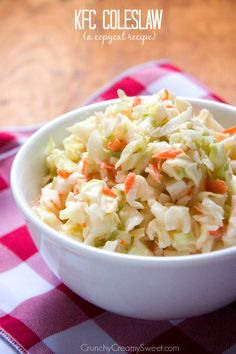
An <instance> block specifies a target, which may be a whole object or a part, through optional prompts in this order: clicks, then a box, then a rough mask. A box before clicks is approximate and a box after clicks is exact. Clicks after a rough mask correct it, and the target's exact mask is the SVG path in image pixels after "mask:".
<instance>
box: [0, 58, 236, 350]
mask: <svg viewBox="0 0 236 354" xmlns="http://www.w3.org/2000/svg"><path fill="white" fill-rule="evenodd" d="M165 87H167V88H169V89H170V90H172V91H174V92H175V93H176V94H177V95H183V96H190V97H203V98H207V99H212V100H217V101H222V100H221V99H220V98H219V97H218V96H216V95H215V94H214V93H212V92H211V91H209V90H208V89H207V88H205V87H204V86H203V85H202V84H200V83H199V82H197V81H196V80H195V79H193V78H192V77H190V76H189V75H187V74H186V73H184V72H183V71H182V70H180V69H179V68H177V67H175V66H174V65H172V64H171V63H169V62H166V61H159V62H150V63H146V64H143V65H139V66H137V67H134V68H131V69H129V70H128V71H126V72H124V73H122V74H121V75H120V76H119V77H117V78H116V79H114V80H113V81H112V82H110V83H109V84H108V85H107V86H106V87H104V88H103V89H102V90H100V92H98V93H97V94H95V95H94V96H93V97H91V98H90V99H89V100H88V101H87V103H90V102H95V101H101V100H106V99H111V98H114V97H116V91H117V89H118V88H121V89H124V90H125V91H126V93H127V94H128V95H145V94H153V93H155V92H157V91H158V90H160V89H162V88H165ZM35 130H36V128H30V129H24V128H22V129H11V130H10V131H1V132H0V220H1V221H0V236H1V237H0V323H1V330H0V333H1V334H2V336H3V337H4V338H5V339H6V340H7V341H9V343H11V344H12V345H13V346H14V347H15V348H16V349H17V350H18V351H19V352H21V353H26V352H28V353H40V354H41V353H42V354H43V353H57V354H67V353H69V354H77V353H82V352H83V348H84V349H85V348H88V346H101V348H100V349H101V350H100V352H101V353H106V352H108V350H107V349H106V347H107V348H110V353H112V352H113V353H135V352H137V351H138V349H135V347H140V348H141V349H140V352H144V353H147V352H152V350H153V348H154V347H155V348H159V349H156V351H158V350H159V352H165V351H167V350H168V351H172V352H175V351H174V349H173V348H175V347H176V346H178V348H179V350H178V353H186V354H194V353H196V354H207V353H215V354H219V353H225V354H233V353H236V344H235V339H236V329H235V328H236V303H234V304H232V305H230V306H228V307H226V308H223V309H221V310H219V311H216V312H214V313H211V314H207V315H204V316H199V317H196V318H191V319H183V320H175V321H144V320H135V319H131V318H127V317H122V316H118V315H115V314H113V313H110V312H107V311H104V310H102V309H100V308H98V307H96V306H94V305H91V304H90V303H88V302H86V301H85V300H83V299H82V298H80V297H79V296H77V295H75V294H74V293H73V292H72V291H71V290H70V289H68V288H67V287H66V286H65V285H64V284H62V283H61V282H60V280H59V279H57V278H56V277H55V276H54V275H53V274H52V273H51V271H50V270H49V269H48V267H47V266H46V264H45V263H44V261H43V260H42V258H41V257H40V255H39V253H38V252H37V250H36V248H35V246H34V244H33V242H32V241H31V238H30V235H29V233H28V231H27V228H26V226H25V224H24V221H23V219H22V217H21V215H20V213H19V211H18V210H17V208H16V206H15V203H14V201H13V198H12V195H11V191H10V188H9V174H10V168H11V164H12V160H13V158H14V155H15V153H16V151H17V150H18V149H19V147H20V146H21V145H22V143H24V141H25V140H26V139H27V137H28V136H30V135H31V134H32V133H33V132H34V131H35ZM82 344H85V345H87V347H81V345H82ZM102 346H103V347H102ZM160 346H161V347H160ZM170 346H173V347H172V349H171V348H170ZM132 347H134V348H132ZM102 348H103V349H102ZM168 348H170V349H168ZM176 351H177V350H176ZM86 352H87V353H91V352H92V349H87V351H86ZM3 354H4V353H3Z"/></svg>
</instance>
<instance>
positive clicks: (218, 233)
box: [209, 226, 225, 239]
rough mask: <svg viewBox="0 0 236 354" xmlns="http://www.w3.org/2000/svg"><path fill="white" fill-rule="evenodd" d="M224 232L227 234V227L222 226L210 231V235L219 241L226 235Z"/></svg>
mask: <svg viewBox="0 0 236 354" xmlns="http://www.w3.org/2000/svg"><path fill="white" fill-rule="evenodd" d="M224 232H225V226H220V227H219V228H218V229H217V230H215V231H209V234H210V235H211V236H213V237H214V238H216V239H218V238H221V237H222V236H223V235H224Z"/></svg>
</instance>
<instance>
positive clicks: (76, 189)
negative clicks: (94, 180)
mask: <svg viewBox="0 0 236 354" xmlns="http://www.w3.org/2000/svg"><path fill="white" fill-rule="evenodd" d="M73 193H74V194H79V187H78V185H77V184H76V185H75V186H74V189H73Z"/></svg>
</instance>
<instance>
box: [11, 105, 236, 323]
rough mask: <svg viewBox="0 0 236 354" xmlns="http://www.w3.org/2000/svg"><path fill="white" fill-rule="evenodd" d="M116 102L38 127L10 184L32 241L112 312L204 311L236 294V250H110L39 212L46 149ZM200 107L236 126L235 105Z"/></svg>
mask: <svg viewBox="0 0 236 354" xmlns="http://www.w3.org/2000/svg"><path fill="white" fill-rule="evenodd" d="M114 101H115V100H112V101H106V102H101V103H96V104H93V105H90V106H87V107H82V108H79V109H77V110H75V111H72V112H70V113H67V114H65V115H63V116H61V117H60V118H58V119H55V120H53V121H51V122H50V123H48V124H46V125H45V126H44V127H43V128H41V129H39V131H37V132H36V133H35V134H34V135H33V136H32V137H31V138H30V139H29V140H28V141H27V142H26V144H24V146H23V147H22V148H21V150H20V151H19V153H18V154H17V156H16V158H15V161H14V163H13V167H12V171H11V187H12V191H13V194H14V197H15V200H16V202H17V204H18V206H19V208H20V209H21V210H22V212H23V214H24V217H25V219H26V223H27V226H28V229H29V231H30V234H31V236H32V239H33V241H34V243H35V244H36V246H37V248H38V250H39V252H40V254H41V255H42V257H43V259H44V260H45V261H46V263H47V264H48V266H49V267H50V268H51V270H52V271H53V272H54V273H55V274H56V275H57V276H58V278H60V279H61V281H62V282H63V283H65V284H66V285H67V286H68V287H69V288H70V289H72V290H73V291H74V292H75V293H76V294H78V295H80V296H81V297H83V298H84V299H86V300H88V301H89V302H91V303H93V304H95V305H98V306H100V307H102V308H104V309H106V310H109V311H112V312H115V313H118V314H121V315H126V316H130V317H137V318H143V319H153V320H154V319H155V320H157V319H158V320H161V319H174V318H185V317H190V316H196V315H200V314H204V313H207V312H210V311H213V310H216V309H218V308H221V307H223V306H225V305H227V304H229V303H231V302H233V301H234V300H235V299H236V281H235V274H236V247H232V248H228V249H224V250H219V251H216V252H212V253H206V254H199V255H190V256H179V257H143V256H134V255H123V254H119V253H110V252H108V251H103V250H100V249H96V248H94V247H91V246H87V245H84V244H81V243H79V242H76V241H75V240H73V239H71V238H70V237H68V236H65V235H63V234H60V233H58V232H57V231H55V230H54V229H52V228H50V227H49V226H47V225H46V224H45V223H44V222H42V221H41V220H40V219H39V218H38V217H37V216H36V215H35V214H34V212H33V211H32V209H31V206H32V205H33V204H35V203H36V201H37V199H38V197H39V194H40V187H41V185H42V180H43V176H44V174H45V167H44V166H45V165H44V149H45V146H46V145H47V143H48V140H49V137H50V136H52V137H53V138H54V139H55V141H56V142H60V141H61V140H62V139H63V137H64V136H65V135H66V134H67V133H66V131H65V128H66V127H69V126H71V125H72V124H73V123H74V122H76V121H78V120H83V119H86V117H88V116H89V115H90V114H92V113H93V112H94V111H99V110H104V109H105V108H106V106H107V105H109V104H111V103H112V102H114ZM188 101H189V102H191V104H192V105H193V107H194V110H195V111H199V110H200V109H201V108H207V109H209V110H210V111H211V112H212V114H213V115H214V117H215V118H216V119H217V120H218V121H219V122H220V123H221V124H223V125H224V126H225V127H228V126H231V125H233V124H235V123H236V108H235V107H232V106H229V105H224V104H221V103H216V102H211V101H206V100H201V99H192V98H191V99H190V98H189V99H188Z"/></svg>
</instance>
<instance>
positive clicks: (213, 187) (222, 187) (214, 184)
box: [205, 179, 228, 194]
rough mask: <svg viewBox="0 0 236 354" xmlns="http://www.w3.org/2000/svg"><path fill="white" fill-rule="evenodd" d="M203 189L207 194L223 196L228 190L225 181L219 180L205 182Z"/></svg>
mask: <svg viewBox="0 0 236 354" xmlns="http://www.w3.org/2000/svg"><path fill="white" fill-rule="evenodd" d="M205 189H206V191H207V192H212V193H220V194H224V193H226V192H227V190H228V186H227V184H226V182H225V181H222V180H221V179H213V180H210V179H208V180H206V182H205Z"/></svg>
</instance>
